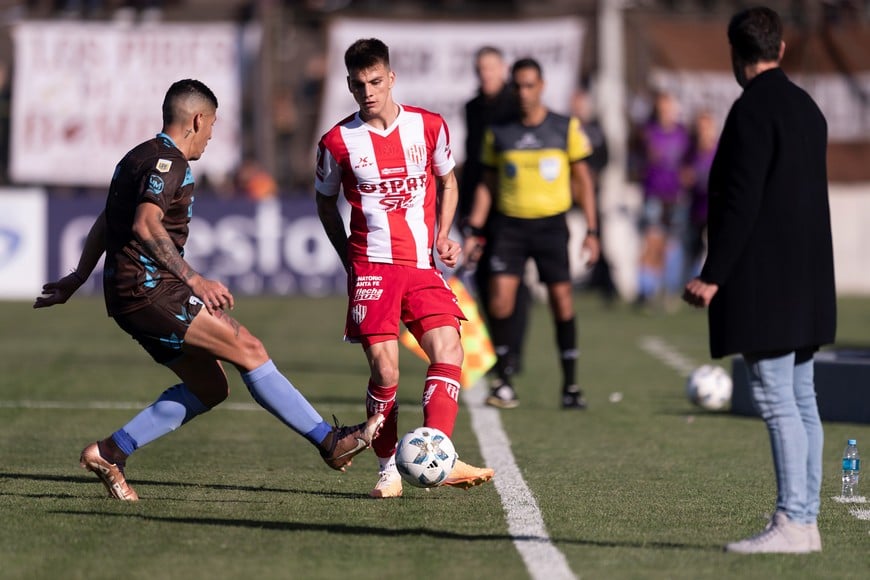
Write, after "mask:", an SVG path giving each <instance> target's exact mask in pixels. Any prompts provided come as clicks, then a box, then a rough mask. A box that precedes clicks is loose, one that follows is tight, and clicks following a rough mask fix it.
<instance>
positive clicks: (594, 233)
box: [586, 229, 598, 238]
mask: <svg viewBox="0 0 870 580" xmlns="http://www.w3.org/2000/svg"><path fill="white" fill-rule="evenodd" d="M586 235H587V236H594V237H596V238H597V237H598V230H595V229H588V230H586Z"/></svg>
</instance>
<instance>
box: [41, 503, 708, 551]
mask: <svg viewBox="0 0 870 580" xmlns="http://www.w3.org/2000/svg"><path fill="white" fill-rule="evenodd" d="M49 513H54V514H60V515H70V516H96V517H102V516H107V517H120V518H134V519H140V520H144V521H147V522H159V523H169V524H187V525H191V524H193V525H199V526H226V527H237V528H252V529H257V530H276V531H283V532H330V533H333V534H348V535H352V536H383V537H386V538H397V537H406V536H415V537H417V536H427V537H431V538H436V539H441V540H460V541H472V542H503V541H508V542H517V543H530V544H550V543H552V544H555V545H566V546H567V545H571V546H592V547H598V548H641V549H653V550H662V549H670V550H699V551H705V552H706V551H717V552H719V551H721V549H722V548H721V546H709V545H699V544H688V543H686V544H681V543H677V542H630V541H626V542H620V541H605V540H583V539H573V538H572V539H565V538H542V537H540V536H527V535H521V536H510V535H508V534H464V533H459V532H451V531H449V530H435V529H430V528H421V527H414V528H404V529H403V528H399V529H395V528H393V529H390V528H376V527H373V526H370V525H366V526H354V525H346V524H318V523H313V522H285V521H275V520H245V519H239V518H203V517H196V518H191V517H168V516H153V515H146V514H129V513H127V514H121V513H105V512H104V513H97V512H93V511H74V510H55V511H49Z"/></svg>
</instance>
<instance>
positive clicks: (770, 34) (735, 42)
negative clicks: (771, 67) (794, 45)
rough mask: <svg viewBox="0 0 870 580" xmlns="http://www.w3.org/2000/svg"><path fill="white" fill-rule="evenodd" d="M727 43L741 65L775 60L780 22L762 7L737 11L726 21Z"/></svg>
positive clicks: (775, 14)
mask: <svg viewBox="0 0 870 580" xmlns="http://www.w3.org/2000/svg"><path fill="white" fill-rule="evenodd" d="M728 42H730V43H731V48H732V50H733V51H734V53H735V54H736V56H737V57H738V58H739V59H740V60H741V61H742V62H744V63H745V64H755V63H757V62H761V61H764V62H773V61H777V60H779V47H780V45H781V44H782V21H781V20H780V18H779V14H777V13H776V12H774V11H773V10H771V9H770V8H767V7H765V6H757V7H754V8H747V9H746V10H741V11H740V12H738V13H737V14H735V15H734V16H732V17H731V22H730V23H729V24H728Z"/></svg>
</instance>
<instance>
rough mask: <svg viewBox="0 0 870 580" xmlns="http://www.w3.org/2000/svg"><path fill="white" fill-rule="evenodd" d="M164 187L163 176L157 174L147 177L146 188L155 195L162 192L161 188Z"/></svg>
mask: <svg viewBox="0 0 870 580" xmlns="http://www.w3.org/2000/svg"><path fill="white" fill-rule="evenodd" d="M164 187H165V185H164V183H163V178H162V177H160V176H159V175H151V176H150V177H149V178H148V190H149V191H151V192H153V193H154V194H156V195H160V194H161V193H163V188H164Z"/></svg>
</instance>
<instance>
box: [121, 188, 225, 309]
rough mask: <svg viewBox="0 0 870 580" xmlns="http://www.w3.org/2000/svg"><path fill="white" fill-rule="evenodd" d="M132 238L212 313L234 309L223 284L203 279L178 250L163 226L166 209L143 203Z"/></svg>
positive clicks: (140, 206) (137, 212) (134, 225)
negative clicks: (185, 285) (186, 286)
mask: <svg viewBox="0 0 870 580" xmlns="http://www.w3.org/2000/svg"><path fill="white" fill-rule="evenodd" d="M133 235H134V236H136V239H137V240H139V243H141V244H142V247H143V248H145V251H146V252H147V253H148V257H150V258H151V259H152V260H154V262H155V263H156V264H157V265H158V266H160V267H161V268H162V269H164V270H166V271H167V272H169V273H171V274H172V275H173V276H176V277H177V278H178V279H179V280H181V281H183V282H184V283H185V284H187V285H188V286H190V288H191V290H193V293H194V295H196V296H197V298H199V299H200V300H202V301H203V302H204V303H205V307H206V309H207V310H208V311H209V312H213V311H214V310H223V309H225V308H229V309H232V307H233V303H234V302H233V295H232V294H231V293H230V291H229V290H228V289H227V287H226V286H224V285H223V284H222V283H221V282H219V281H217V280H208V279H206V278H204V277H202V276H201V275H200V274H199V273H198V272H197V271H196V270H194V269H193V268H192V267H191V266H190V264H188V263H187V262H186V261H185V260H184V258H182V257H181V254H179V253H178V250H177V249H176V248H175V244H173V243H172V239H171V238H170V237H169V232H167V231H166V228H165V227H163V210H162V209H160V207H159V206H157V205H155V204H153V203H140V204H139V207H138V208H137V209H136V217H135V218H134V219H133Z"/></svg>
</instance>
